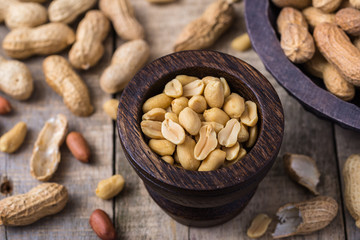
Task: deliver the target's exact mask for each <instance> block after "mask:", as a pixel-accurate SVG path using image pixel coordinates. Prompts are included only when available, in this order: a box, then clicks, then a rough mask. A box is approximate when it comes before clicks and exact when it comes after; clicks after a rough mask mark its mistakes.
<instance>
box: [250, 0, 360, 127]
mask: <svg viewBox="0 0 360 240" xmlns="http://www.w3.org/2000/svg"><path fill="white" fill-rule="evenodd" d="M270 14H271V13H270V1H269V0H265V1H264V0H246V1H245V20H246V27H247V30H248V34H249V36H250V39H251V44H252V46H253V48H254V50H255V51H256V52H257V54H258V55H259V56H260V58H261V60H262V62H263V63H264V65H265V67H266V69H267V70H268V71H269V72H270V73H271V74H272V75H273V76H274V78H275V79H276V80H277V82H278V83H279V84H280V85H281V86H282V87H283V88H285V90H286V91H287V92H288V93H289V94H290V95H292V96H293V97H295V99H297V100H298V101H299V102H300V103H301V104H302V105H303V106H304V107H305V108H306V109H308V110H309V111H311V112H313V113H314V114H316V115H317V116H318V117H322V118H326V119H328V120H331V121H333V122H336V123H338V124H339V125H341V126H342V127H345V128H348V129H352V130H355V131H360V107H358V106H356V105H355V104H353V103H349V102H346V101H343V100H341V99H339V98H337V97H336V96H334V95H333V94H331V93H330V92H328V91H327V90H325V89H323V88H321V87H319V86H317V85H316V84H315V83H314V82H313V81H312V80H311V79H310V78H309V77H308V76H307V75H305V74H304V73H303V72H302V71H301V70H300V69H299V68H298V67H297V66H296V65H295V64H293V63H292V62H291V61H290V60H288V59H287V57H286V56H285V54H284V53H283V50H282V49H281V46H280V42H279V39H278V38H277V35H276V32H275V30H274V28H273V26H272V24H271V22H270Z"/></svg>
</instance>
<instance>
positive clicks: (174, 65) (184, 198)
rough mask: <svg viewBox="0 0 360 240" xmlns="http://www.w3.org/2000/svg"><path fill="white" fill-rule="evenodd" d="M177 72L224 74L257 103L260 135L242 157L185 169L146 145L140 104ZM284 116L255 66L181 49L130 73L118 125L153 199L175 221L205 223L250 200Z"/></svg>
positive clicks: (278, 141) (277, 141)
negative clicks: (228, 162) (217, 166)
mask: <svg viewBox="0 0 360 240" xmlns="http://www.w3.org/2000/svg"><path fill="white" fill-rule="evenodd" d="M181 74H186V75H191V76H197V77H199V78H202V77H205V76H215V77H224V78H225V79H226V80H227V81H228V84H229V86H230V89H232V90H233V91H234V92H237V93H239V94H240V95H241V96H244V98H246V99H249V100H251V101H253V102H255V103H256V104H257V106H258V109H259V123H258V127H259V137H258V139H257V142H256V143H255V145H254V146H253V147H252V149H251V150H250V151H249V153H248V154H247V156H246V157H245V158H244V159H243V160H242V161H239V162H238V163H236V164H234V165H232V166H230V167H226V168H221V169H218V170H215V171H210V172H197V171H187V170H184V169H180V168H177V167H175V166H172V165H170V164H167V163H166V162H164V161H162V160H161V159H160V157H159V156H158V155H156V154H155V153H154V152H153V151H151V149H150V148H149V147H148V145H147V143H146V141H145V137H144V135H143V134H142V132H141V128H140V121H141V116H142V105H143V103H144V101H145V100H146V99H148V98H149V97H152V96H154V95H156V94H159V93H161V91H162V90H163V88H164V86H165V84H166V83H167V82H168V81H170V80H172V79H173V78H174V77H175V76H177V75H181ZM283 121H284V117H283V112H282V107H281V103H280V100H279V98H278V96H277V94H276V92H275V90H274V88H273V87H272V86H271V84H270V83H269V82H268V81H267V80H266V78H265V77H264V76H263V75H261V74H260V73H259V72H258V71H257V70H255V69H254V68H253V67H251V66H250V65H248V64H247V63H245V62H243V61H241V60H240V59H237V58H235V57H232V56H230V55H227V54H223V53H219V52H215V51H184V52H178V53H175V54H171V55H167V56H165V57H162V58H160V59H158V60H155V61H154V62H152V63H150V64H149V65H148V66H146V67H144V68H143V69H142V70H140V72H138V73H137V74H136V75H135V76H134V78H133V79H132V80H131V81H130V83H129V85H128V87H127V88H126V89H125V90H124V92H123V94H122V97H121V99H120V104H119V108H118V119H117V127H118V131H119V136H120V140H121V144H122V145H123V148H124V150H125V155H126V157H127V159H128V161H129V162H130V164H131V165H132V167H133V168H134V169H135V171H136V172H137V174H138V175H139V176H140V177H141V179H142V180H143V181H144V183H145V185H146V187H147V189H148V191H149V193H150V195H151V196H152V197H153V199H154V200H155V201H156V202H157V203H158V204H159V205H160V207H162V208H163V209H164V210H165V211H166V212H167V213H168V214H169V215H171V216H173V217H174V218H175V219H176V220H178V221H179V222H181V223H183V224H187V225H192V226H200V227H204V226H211V225H215V224H219V223H222V222H224V221H227V220H229V219H230V218H232V217H234V216H235V215H236V214H237V213H238V212H239V211H241V209H243V207H244V206H245V205H246V204H247V203H248V201H249V200H250V199H251V197H252V195H253V194H254V192H255V190H256V187H257V185H258V184H259V182H260V181H261V180H262V179H263V178H264V177H265V175H266V173H267V172H268V171H269V169H270V168H271V166H272V164H273V163H274V161H275V158H276V156H277V153H278V151H279V148H280V145H281V141H282V135H283ZM174 209H182V210H181V211H175V210H174Z"/></svg>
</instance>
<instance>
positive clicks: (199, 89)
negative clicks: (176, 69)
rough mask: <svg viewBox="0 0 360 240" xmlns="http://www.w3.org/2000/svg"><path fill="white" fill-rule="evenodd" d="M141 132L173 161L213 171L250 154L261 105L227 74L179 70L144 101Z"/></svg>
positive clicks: (189, 167) (157, 149) (256, 131)
mask: <svg viewBox="0 0 360 240" xmlns="http://www.w3.org/2000/svg"><path fill="white" fill-rule="evenodd" d="M143 113H144V115H143V116H142V122H141V124H140V126H141V129H142V132H143V133H144V135H145V136H146V137H147V138H149V142H148V143H149V147H150V148H151V149H152V150H153V151H154V152H155V153H157V154H158V155H160V156H161V157H162V159H163V160H164V161H166V162H168V163H170V164H174V163H173V162H174V160H175V162H176V163H175V164H176V165H178V166H181V167H182V168H184V169H186V170H193V171H196V170H198V171H212V170H216V169H218V168H220V167H225V166H229V165H232V164H234V163H236V162H238V161H239V160H241V159H242V158H244V157H245V155H246V152H247V151H248V150H249V148H251V147H252V146H253V145H254V144H255V142H256V139H257V134H258V129H257V122H258V113H257V105H256V104H255V103H254V102H252V101H245V99H244V98H243V97H241V96H240V95H239V94H237V93H234V92H233V93H231V91H230V87H229V85H228V83H227V81H226V80H225V79H224V78H217V77H211V76H207V77H204V78H202V79H199V78H197V77H193V76H186V75H178V76H176V77H175V78H174V79H172V80H171V81H169V82H168V83H167V84H166V85H165V88H164V92H163V93H161V94H158V95H155V96H153V97H151V98H149V99H148V100H147V101H145V103H144V105H143Z"/></svg>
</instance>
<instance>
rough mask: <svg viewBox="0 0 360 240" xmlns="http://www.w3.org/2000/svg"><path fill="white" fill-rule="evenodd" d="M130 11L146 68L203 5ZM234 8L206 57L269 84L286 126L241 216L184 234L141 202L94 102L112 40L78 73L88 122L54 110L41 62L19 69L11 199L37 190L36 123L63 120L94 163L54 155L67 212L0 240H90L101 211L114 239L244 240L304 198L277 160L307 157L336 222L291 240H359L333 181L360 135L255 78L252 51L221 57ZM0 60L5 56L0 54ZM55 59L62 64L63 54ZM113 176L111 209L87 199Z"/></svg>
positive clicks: (234, 31) (9, 162)
mask: <svg viewBox="0 0 360 240" xmlns="http://www.w3.org/2000/svg"><path fill="white" fill-rule="evenodd" d="M131 2H132V3H133V5H134V7H135V10H136V13H137V16H138V19H139V21H140V22H141V23H142V24H143V25H144V27H145V29H146V34H147V37H146V39H147V40H148V42H149V44H150V46H151V57H150V60H149V61H151V60H154V59H156V58H158V57H160V56H163V55H165V54H168V53H171V52H172V44H173V43H174V41H175V39H176V37H177V35H178V34H179V32H180V31H181V29H182V28H183V27H184V26H185V25H186V24H187V23H188V22H189V21H190V20H192V19H194V18H196V17H197V16H199V15H200V14H201V13H202V12H203V10H204V8H205V7H206V6H207V5H208V4H209V3H211V2H212V0H201V1H200V0H198V1H194V0H179V1H177V2H176V3H172V4H168V5H159V6H158V5H150V4H149V3H148V2H147V1H145V0H132V1H131ZM243 9H244V6H243V3H240V4H237V5H236V19H235V22H234V24H233V25H232V27H231V29H230V30H229V31H228V32H227V33H226V34H224V35H223V36H222V37H221V38H220V39H219V41H218V42H217V43H216V44H215V45H214V46H213V47H212V49H214V50H218V51H222V52H225V53H229V54H232V55H234V56H237V57H239V58H241V59H243V60H245V61H246V62H248V63H250V64H251V65H253V66H254V67H255V68H257V69H258V70H260V71H261V72H262V73H263V74H264V75H265V76H266V77H267V78H268V79H269V80H270V81H271V83H272V84H273V86H274V87H275V88H276V90H277V92H278V94H279V96H280V98H281V100H282V103H283V108H284V112H285V118H286V124H285V135H284V141H283V144H282V148H281V151H280V154H279V157H278V159H277V161H276V163H275V164H274V166H273V168H272V169H271V171H270V172H269V174H268V175H267V177H266V178H265V179H264V180H263V182H262V183H261V184H260V185H259V188H258V190H257V193H256V194H255V196H254V197H253V199H252V200H251V202H250V203H249V205H248V206H247V207H246V209H245V210H244V211H243V212H242V213H241V214H240V215H238V216H237V217H236V218H234V219H233V220H231V221H229V222H227V223H225V224H223V225H221V226H217V227H212V228H204V229H198V228H193V227H187V226H183V225H181V224H179V223H177V222H175V221H174V220H172V219H171V218H170V217H169V216H167V215H166V214H165V213H164V212H163V211H162V210H161V209H160V208H159V207H158V206H157V205H156V204H155V203H154V202H153V201H152V199H151V198H150V197H149V195H148V193H147V192H146V190H145V188H144V185H143V184H142V182H141V181H140V179H139V178H138V176H137V175H136V174H135V172H134V171H133V169H132V168H131V166H130V165H129V163H128V162H127V160H126V158H125V156H124V153H123V150H122V148H121V146H120V143H119V140H118V136H117V132H116V130H115V124H114V122H113V121H111V120H110V119H109V118H108V117H107V116H106V115H105V113H104V112H103V110H102V105H103V103H104V102H105V101H106V100H107V99H109V98H111V96H110V95H107V94H105V93H104V92H102V91H101V89H100V88H99V76H100V74H101V72H102V71H103V70H104V68H105V67H106V66H107V65H108V64H109V62H110V59H111V54H112V52H113V51H114V49H115V48H116V47H117V46H119V45H121V44H122V43H123V41H122V40H119V39H117V38H115V34H114V32H112V33H111V34H110V35H109V36H108V38H107V39H106V41H105V45H106V54H105V56H104V57H103V59H102V60H101V63H100V64H98V65H97V66H95V67H94V68H92V69H90V70H89V71H80V72H79V73H80V75H81V76H82V77H83V79H84V80H85V82H86V83H87V85H88V86H89V88H90V94H91V97H92V102H93V104H94V106H95V109H96V110H95V113H94V114H93V115H92V116H91V117H88V118H80V117H75V116H74V115H72V114H71V113H70V112H69V110H68V109H67V108H66V107H65V105H64V104H63V103H62V99H61V97H59V96H58V95H56V94H55V92H54V91H52V89H51V88H50V87H49V86H48V85H47V84H46V83H45V81H44V75H43V73H42V61H43V57H32V58H30V59H28V60H26V61H25V63H26V64H27V65H28V66H29V68H30V70H31V72H32V74H33V77H34V80H35V90H34V93H33V95H32V97H31V98H30V99H29V100H28V101H23V102H19V101H15V100H12V99H10V102H11V104H12V106H13V107H14V109H15V110H14V112H13V113H12V114H11V115H9V116H1V117H0V133H1V134H3V133H4V132H6V131H7V130H9V129H10V128H11V127H12V126H13V125H15V123H17V122H18V121H25V122H26V123H27V124H28V128H29V132H28V135H27V137H26V140H25V143H24V144H23V146H22V147H21V148H20V149H19V150H18V151H17V152H16V153H15V154H10V155H9V154H4V153H1V154H0V174H1V178H4V177H5V176H7V177H8V179H9V180H10V181H11V183H12V186H13V187H12V188H13V191H12V194H20V193H25V192H27V191H28V190H29V189H31V188H32V187H34V186H36V185H38V184H39V182H38V181H37V180H35V179H34V178H33V177H32V176H31V175H30V170H29V159H30V156H31V152H32V149H33V145H34V142H35V140H36V137H37V135H38V133H39V131H40V129H41V128H42V126H43V124H44V122H45V121H46V120H47V119H49V118H50V117H52V116H54V115H56V114H57V113H63V114H65V115H66V116H67V117H68V120H69V130H70V131H73V130H76V131H80V132H82V133H83V135H84V136H85V138H86V139H87V140H88V142H89V144H90V146H91V149H92V154H93V155H92V158H91V163H90V164H83V163H81V162H79V161H77V160H75V159H74V157H73V156H72V155H71V154H70V152H69V150H68V149H67V148H66V146H63V147H61V154H62V161H61V163H60V165H59V169H58V171H57V172H56V174H55V176H54V177H53V178H52V179H51V181H54V182H57V183H60V184H63V185H65V186H66V187H67V188H68V190H69V195H70V198H69V202H68V204H67V206H66V207H65V209H64V210H63V211H62V212H60V213H59V214H57V215H54V216H50V217H46V218H44V219H42V220H40V221H38V222H36V223H34V224H32V225H30V226H26V227H0V239H9V240H10V239H97V236H96V235H95V234H94V233H93V231H92V229H91V228H90V225H89V224H88V220H89V216H90V214H91V212H92V211H93V210H95V209H96V208H101V209H103V210H104V211H106V212H107V213H108V214H109V215H110V217H112V219H113V222H114V223H115V226H116V229H117V232H118V235H119V239H194V240H195V239H199V240H200V239H248V237H247V236H246V230H247V227H248V226H249V224H250V222H251V220H252V218H253V217H254V216H255V215H256V214H258V213H267V214H269V215H270V216H272V217H274V216H275V213H276V211H277V209H278V208H279V207H280V206H282V205H283V204H285V203H288V202H296V201H303V200H306V199H310V198H312V197H313V195H312V194H311V193H309V192H308V191H307V190H306V189H304V188H303V187H301V186H299V185H297V184H296V183H294V182H292V181H291V180H290V179H289V178H288V176H287V175H286V174H285V172H284V168H283V163H282V155H283V153H285V152H292V153H299V154H306V155H310V156H312V157H313V158H314V159H315V160H316V161H317V164H318V167H319V169H320V171H321V180H320V184H319V186H318V189H319V192H320V193H321V194H322V195H327V196H331V197H334V198H335V199H336V200H337V202H338V203H339V212H338V215H337V217H336V218H335V220H334V221H333V222H332V223H331V224H330V225H329V226H328V227H327V228H326V229H323V230H321V231H319V232H316V233H314V234H311V235H308V236H306V237H301V236H300V237H294V238H291V239H346V238H347V239H354V240H355V239H360V230H358V229H356V227H355V224H354V220H353V219H352V218H351V216H350V215H349V213H348V211H347V210H346V209H345V207H344V203H343V195H342V178H341V170H342V167H343V165H344V162H345V160H346V158H347V157H348V156H349V155H350V154H353V153H359V152H360V134H359V133H355V132H352V131H348V130H345V129H343V128H341V127H339V126H337V125H334V124H332V123H330V122H328V121H324V120H321V119H319V118H317V117H315V116H314V115H313V114H311V113H309V112H307V111H305V110H304V109H303V108H302V106H301V105H300V104H299V103H298V102H297V101H296V100H294V99H293V98H292V97H290V96H289V95H288V94H287V93H286V92H285V91H284V89H283V88H281V87H280V86H279V85H278V84H277V83H276V81H275V80H274V79H273V78H272V76H271V75H270V74H269V73H268V72H267V71H266V70H265V69H264V66H263V64H262V63H261V61H260V59H259V57H258V56H257V55H256V53H255V52H254V51H253V50H249V51H247V52H244V53H240V52H236V51H234V50H232V49H231V48H230V42H231V40H232V39H233V38H234V37H236V36H237V35H239V34H241V33H244V32H245V31H246V28H245V23H244V20H243V15H244V13H243ZM76 25H77V24H74V25H73V27H76ZM7 32H8V30H7V28H6V27H5V26H3V25H1V26H0V38H1V40H2V39H3V38H4V36H5V35H6V34H7ZM1 54H2V55H4V54H3V52H2V53H1ZM63 54H64V55H66V54H67V52H66V53H63ZM1 95H2V96H3V95H4V94H2V93H1ZM116 97H120V95H116ZM7 98H8V97H7ZM8 99H9V98H8ZM115 173H120V174H122V175H123V176H124V178H125V179H126V186H125V189H124V190H123V191H122V193H120V194H119V195H118V196H117V197H116V198H115V199H114V200H110V201H104V200H101V199H99V198H98V197H96V196H95V193H94V191H95V188H96V186H97V183H98V182H99V181H100V180H101V179H104V178H108V177H110V176H111V175H113V174H115ZM4 197H6V196H3V195H2V196H0V198H1V199H2V198H4ZM272 227H273V226H272ZM262 239H272V238H271V235H270V233H267V234H266V236H264V237H263V238H262Z"/></svg>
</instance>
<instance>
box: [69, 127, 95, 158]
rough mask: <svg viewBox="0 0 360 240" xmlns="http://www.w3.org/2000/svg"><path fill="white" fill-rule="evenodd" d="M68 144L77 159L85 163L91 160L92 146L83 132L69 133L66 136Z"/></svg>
mask: <svg viewBox="0 0 360 240" xmlns="http://www.w3.org/2000/svg"><path fill="white" fill-rule="evenodd" d="M66 145H67V147H68V148H69V150H70V152H71V153H72V154H73V155H74V157H75V158H76V159H77V160H79V161H80V162H83V163H88V162H89V158H90V148H89V145H88V143H87V142H86V140H85V138H84V137H83V136H82V135H81V133H79V132H71V133H69V134H68V135H67V137H66Z"/></svg>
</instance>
